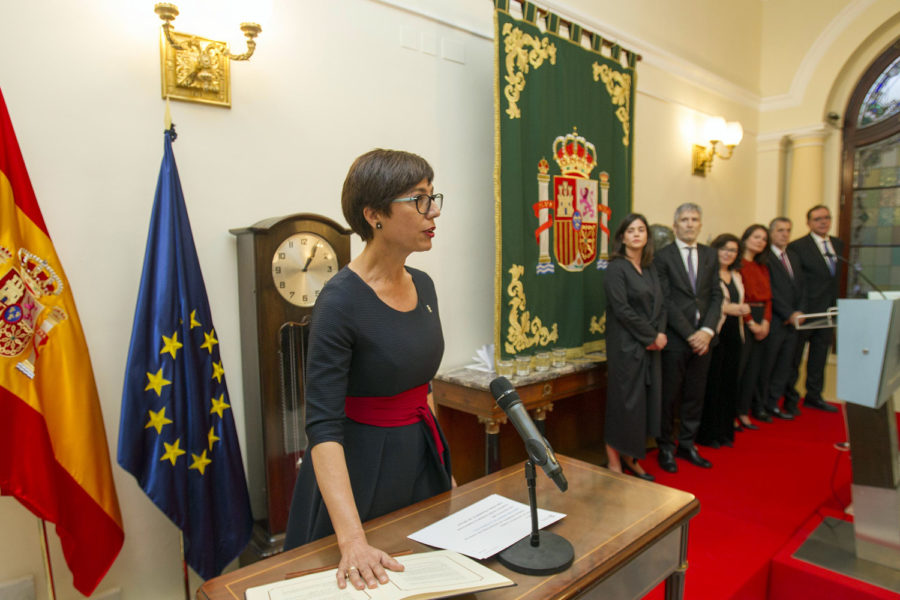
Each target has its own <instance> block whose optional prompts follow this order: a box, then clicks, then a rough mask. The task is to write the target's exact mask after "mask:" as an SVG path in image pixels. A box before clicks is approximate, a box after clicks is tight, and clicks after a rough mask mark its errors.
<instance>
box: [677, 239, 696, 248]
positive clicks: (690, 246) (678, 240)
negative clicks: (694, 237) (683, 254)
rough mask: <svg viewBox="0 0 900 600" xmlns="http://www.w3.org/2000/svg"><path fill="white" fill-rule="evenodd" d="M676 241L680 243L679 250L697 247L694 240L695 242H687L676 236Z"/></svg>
mask: <svg viewBox="0 0 900 600" xmlns="http://www.w3.org/2000/svg"><path fill="white" fill-rule="evenodd" d="M675 243H676V244H678V249H679V250H684V249H685V248H696V247H697V242H694V243H693V244H686V243H684V242H682V241H681V240H680V239H678V238H675Z"/></svg>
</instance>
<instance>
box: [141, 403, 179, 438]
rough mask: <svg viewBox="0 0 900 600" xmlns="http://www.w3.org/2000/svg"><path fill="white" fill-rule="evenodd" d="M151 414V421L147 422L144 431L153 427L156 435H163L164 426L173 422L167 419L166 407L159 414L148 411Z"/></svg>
mask: <svg viewBox="0 0 900 600" xmlns="http://www.w3.org/2000/svg"><path fill="white" fill-rule="evenodd" d="M147 412H149V413H150V420H149V421H147V424H146V425H144V429H149V428H150V427H153V428H155V429H156V433H157V434H160V433H162V428H163V426H164V425H167V424H169V423H171V422H172V419H167V418H166V407H165V406H163V407H162V408H161V409H160V410H159V412H153V411H152V410H150V411H147Z"/></svg>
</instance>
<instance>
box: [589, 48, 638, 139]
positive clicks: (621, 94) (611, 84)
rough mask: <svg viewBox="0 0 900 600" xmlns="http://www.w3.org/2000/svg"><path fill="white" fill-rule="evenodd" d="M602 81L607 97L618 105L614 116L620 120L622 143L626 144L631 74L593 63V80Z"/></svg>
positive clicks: (629, 110)
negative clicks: (622, 134) (622, 132)
mask: <svg viewBox="0 0 900 600" xmlns="http://www.w3.org/2000/svg"><path fill="white" fill-rule="evenodd" d="M601 80H602V81H603V83H605V84H606V91H607V92H609V99H610V100H611V101H612V103H613V105H615V106H618V107H619V108H617V109H616V116H617V117H618V118H619V121H621V122H622V130H623V131H624V132H625V135H624V136H622V144H624V145H625V146H627V145H628V142H629V140H628V136H629V133H628V132H629V126H628V125H629V121H630V119H631V117H630V112H631V75H630V74H628V73H622V72H621V71H614V70H613V69H610V68H609V65H601V64H598V63H594V81H601Z"/></svg>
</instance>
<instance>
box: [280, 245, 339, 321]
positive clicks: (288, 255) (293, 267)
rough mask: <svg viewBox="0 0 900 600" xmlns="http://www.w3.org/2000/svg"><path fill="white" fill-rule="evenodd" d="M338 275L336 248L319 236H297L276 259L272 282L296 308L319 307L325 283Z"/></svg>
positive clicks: (282, 248)
mask: <svg viewBox="0 0 900 600" xmlns="http://www.w3.org/2000/svg"><path fill="white" fill-rule="evenodd" d="M337 272H338V260H337V255H336V254H335V251H334V248H332V246H331V244H329V243H328V242H327V241H326V240H325V238H323V237H321V236H319V235H316V234H315V233H309V232H301V233H295V234H294V235H292V236H290V237H289V238H287V239H285V240H284V241H283V242H281V245H279V246H278V249H277V250H275V254H274V255H273V256H272V279H273V281H274V282H275V289H276V290H278V293H279V294H281V296H282V297H283V298H284V299H285V300H287V301H288V302H290V303H291V304H294V305H296V306H302V307H307V308H308V307H310V306H312V305H313V304H315V303H316V298H318V297H319V292H321V291H322V288H323V287H325V283H326V282H327V281H328V280H329V279H331V278H332V277H333V276H334V275H335V274H336V273H337Z"/></svg>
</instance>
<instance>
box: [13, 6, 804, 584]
mask: <svg viewBox="0 0 900 600" xmlns="http://www.w3.org/2000/svg"><path fill="white" fill-rule="evenodd" d="M199 1H200V0H193V3H194V4H196V3H197V2H199ZM808 2H810V3H813V4H814V3H815V0H808ZM152 4H153V3H152V2H147V3H146V4H144V3H138V2H134V1H128V2H122V1H121V0H93V1H92V2H89V3H73V2H68V1H65V0H34V1H33V2H29V3H21V2H13V0H0V15H2V19H0V55H2V56H3V57H4V59H3V60H2V61H0V86H2V90H3V93H4V96H5V98H6V102H7V104H8V107H9V110H10V113H11V116H12V119H13V123H14V125H15V128H16V132H17V134H18V138H19V143H20V145H21V146H22V150H23V153H24V155H25V160H26V164H27V166H28V169H29V172H30V174H31V178H32V181H33V183H34V186H35V189H36V192H37V196H38V200H39V202H40V204H41V207H42V210H43V213H44V217H45V220H46V221H47V224H48V227H49V230H50V233H51V236H52V238H53V240H54V242H55V245H56V249H57V252H58V254H59V255H60V257H61V259H62V261H63V265H64V267H65V270H66V273H67V275H68V278H69V280H70V282H71V285H72V288H73V293H74V295H75V299H76V301H77V303H78V308H79V311H80V313H81V317H82V321H83V324H84V327H85V334H86V336H87V341H88V345H89V347H90V351H91V357H92V360H93V364H94V370H95V375H96V379H97V384H98V388H99V392H100V398H101V403H102V408H103V412H104V416H105V419H106V428H107V434H108V439H109V443H110V447H111V448H112V449H113V450H114V449H115V447H116V444H117V438H118V420H119V412H120V396H121V389H122V378H123V374H124V364H125V356H126V353H127V348H128V342H129V337H130V331H131V323H132V318H133V312H134V303H135V299H136V294H137V286H138V282H139V277H140V268H141V264H142V259H143V254H144V245H145V243H146V236H147V226H148V219H149V215H150V210H151V206H152V200H153V193H154V189H155V184H156V177H157V174H158V169H159V164H160V161H161V158H162V128H163V125H162V123H163V113H164V102H163V101H162V100H161V99H160V91H159V86H160V83H159V77H160V76H159V49H158V28H159V21H158V19H157V18H156V16H155V15H154V14H153V12H152ZM679 4H681V3H679ZM685 4H686V5H687V7H688V8H687V9H686V10H674V9H672V8H671V6H672V3H670V2H667V1H662V0H636V1H635V2H633V3H620V2H612V1H611V0H602V1H588V0H571V2H570V3H563V2H548V3H547V6H550V7H551V8H554V9H557V10H559V11H560V12H562V13H563V15H564V16H567V14H568V16H572V17H577V18H578V20H579V21H580V22H582V23H583V24H584V25H585V26H586V27H587V28H589V29H591V28H593V29H600V30H601V31H602V32H603V33H606V34H607V35H608V37H612V38H614V39H618V40H620V41H621V42H622V43H623V44H624V45H625V46H626V47H629V48H633V49H635V50H638V51H639V52H641V53H642V54H643V55H644V61H643V62H642V63H640V64H639V66H638V78H637V86H638V87H637V91H638V96H637V101H636V107H635V115H636V121H635V126H636V134H635V165H636V166H635V174H634V176H635V186H634V188H635V208H636V209H637V210H640V211H643V212H645V213H646V214H647V216H648V217H649V218H650V220H651V222H662V223H670V222H671V218H672V217H671V215H672V210H673V209H674V207H675V206H676V205H678V204H680V203H681V202H685V201H695V202H699V203H700V204H702V205H703V206H704V207H705V209H706V215H705V216H706V221H705V228H704V234H706V235H708V236H711V235H714V234H716V233H719V232H721V231H724V230H730V231H735V232H739V231H740V230H742V229H743V227H744V226H746V225H747V224H748V223H749V222H751V221H753V220H756V219H757V216H758V215H757V202H756V200H755V198H756V185H757V180H756V174H757V156H756V141H755V137H756V134H757V133H759V126H758V120H759V113H758V106H759V101H760V98H759V92H758V84H757V82H758V81H759V79H760V72H761V70H762V68H763V65H762V64H761V61H760V54H761V52H760V45H761V43H762V41H761V39H762V38H761V33H760V31H761V29H762V26H763V7H762V5H764V4H766V3H759V2H757V1H756V0H741V1H740V2H734V3H732V2H729V3H721V2H718V1H716V0H691V1H690V2H688V3H685ZM726 5H727V6H726ZM491 6H492V4H491V2H489V1H488V0H455V1H454V2H452V3H447V2H442V1H440V0H419V1H414V0H393V1H390V2H388V1H387V0H385V1H384V2H378V1H375V0H333V1H331V2H314V1H312V0H275V2H274V3H273V6H272V9H271V18H270V20H269V21H268V22H266V21H263V22H262V26H263V33H262V35H261V36H260V38H259V46H258V51H257V54H256V55H255V56H254V57H253V59H252V60H251V61H250V62H249V63H246V64H233V65H232V79H233V85H232V104H233V108H231V109H230V110H228V109H222V108H216V107H208V106H202V105H193V104H184V103H175V102H173V104H172V113H173V120H174V121H175V123H176V125H177V129H178V133H179V138H178V140H177V142H176V143H175V146H174V150H175V156H176V159H177V161H178V166H179V170H180V173H181V180H182V185H183V187H184V191H185V196H186V199H187V203H188V212H189V213H190V216H191V219H192V224H193V231H194V237H195V241H196V244H197V249H198V254H199V256H200V262H201V265H202V268H203V271H204V275H205V281H206V286H207V289H208V292H209V297H210V304H211V307H212V311H213V318H214V320H215V325H216V329H217V330H218V334H219V340H220V342H221V351H222V358H223V361H224V365H225V368H226V374H227V377H228V383H229V388H230V393H231V396H232V400H233V408H234V414H235V418H236V420H237V423H238V428H239V430H242V428H243V414H244V410H243V400H242V397H241V373H240V368H239V366H240V362H241V361H240V356H239V346H240V340H239V333H238V314H237V311H238V301H237V290H236V259H235V241H234V238H233V237H232V236H231V235H230V234H229V233H228V229H230V228H234V227H242V226H246V225H250V224H252V223H254V222H256V221H258V220H261V219H263V218H267V217H271V216H276V215H284V214H290V213H295V212H317V213H321V214H324V215H326V216H329V217H331V218H334V219H336V220H338V221H343V218H342V216H341V212H340V208H339V193H340V187H341V183H342V181H343V177H344V175H345V173H346V170H347V167H348V166H349V164H350V162H351V161H352V160H353V158H354V157H356V156H357V155H359V154H361V153H362V152H364V151H367V150H369V149H371V148H373V147H376V146H380V147H390V148H401V149H407V150H411V151H414V152H417V153H420V154H422V155H423V156H425V157H426V158H427V159H428V160H429V161H430V162H431V163H432V165H433V166H434V167H435V171H436V179H435V186H436V189H438V190H439V191H441V192H443V193H444V194H445V195H446V198H447V200H446V203H445V210H444V211H443V215H442V216H441V218H440V219H439V220H438V222H437V237H436V238H435V245H434V249H433V250H432V251H431V252H429V253H427V254H424V255H417V256H414V257H412V258H411V261H410V262H411V263H412V264H414V265H415V266H418V267H421V268H424V269H425V270H427V271H428V272H429V273H430V274H431V275H432V276H433V278H434V280H435V283H436V285H437V291H438V295H439V298H440V302H441V313H442V318H443V322H444V330H445V337H446V342H447V350H446V353H445V357H444V367H445V368H450V367H454V366H458V365H461V364H464V363H466V362H468V359H469V357H470V356H471V355H472V353H473V351H474V349H475V348H476V347H477V346H480V345H481V344H485V343H489V342H490V341H491V338H492V335H493V273H492V272H491V271H492V265H493V256H494V250H493V244H494V239H493V238H494V223H493V197H492V193H493V183H492V168H493V165H492V161H493V117H492V114H493V112H492V111H493V106H492V104H493V83H492V79H493V50H492V49H493V46H492V41H491V39H490V36H491V35H492V32H493V24H492V9H491ZM179 7H180V8H181V10H182V15H183V17H179V21H176V24H178V23H179V22H182V21H181V19H182V18H185V19H187V18H188V16H189V14H190V11H191V7H192V4H191V2H190V0H184V2H180V3H179ZM403 7H406V8H403ZM667 7H669V8H667ZM198 10H199V8H198ZM415 11H422V12H424V13H426V14H431V15H433V16H435V17H437V19H434V18H429V17H427V16H423V15H422V14H417V13H416V12H415ZM652 17H655V18H652ZM202 27H203V25H199V26H195V27H194V28H193V29H189V28H188V27H184V30H185V31H190V32H191V33H196V34H200V35H204V34H206V33H207V32H205V31H203V30H202V29H200V28H202ZM235 27H236V25H235ZM176 29H179V28H178V27H176ZM706 30H710V31H714V32H715V33H714V35H712V37H710V36H704V35H702V34H703V32H704V31H706ZM403 38H406V39H407V40H418V46H419V49H407V48H404V47H402V45H401V39H403ZM711 42H713V43H712V49H711ZM445 43H446V44H450V45H455V46H457V47H459V48H462V50H463V51H464V54H465V62H464V64H460V63H457V62H452V61H449V60H445V59H443V58H442V57H441V48H442V45H443V44H445ZM432 45H433V46H435V47H436V48H437V55H431V54H428V53H426V52H423V51H422V48H423V47H426V48H427V47H430V46H432ZM712 50H714V51H712ZM735 65H736V66H737V67H736V68H735ZM714 114H722V115H724V116H725V117H726V118H727V119H728V120H734V119H738V120H741V121H742V123H743V124H744V128H745V131H746V134H745V140H744V142H743V143H742V144H741V146H739V147H738V148H737V150H736V151H735V155H734V158H732V159H731V160H730V161H720V160H718V159H717V160H716V162H715V163H714V166H713V170H712V172H711V173H710V175H709V176H708V177H707V178H705V179H704V178H699V177H693V176H691V175H690V142H691V141H692V138H693V137H694V131H693V130H694V128H695V127H696V126H698V125H699V124H700V122H701V121H702V119H703V117H705V116H706V115H714ZM357 241H358V240H357ZM359 249H360V244H359V243H355V244H354V252H358V251H359ZM113 470H114V475H115V479H116V485H117V489H118V492H119V499H120V504H121V507H122V512H123V517H124V521H125V547H124V549H123V551H122V554H121V555H120V557H119V559H118V560H117V561H116V563H115V564H114V565H113V567H112V570H111V571H110V573H109V575H108V576H107V577H106V579H105V580H104V581H103V582H102V583H101V585H100V587H99V588H98V594H100V593H103V592H105V591H108V590H112V589H120V590H121V591H122V597H123V598H127V599H129V600H131V599H143V598H147V599H157V598H176V597H179V596H180V595H181V575H180V557H179V543H178V540H179V535H178V532H177V530H176V529H175V527H174V526H173V525H171V524H170V523H169V522H168V521H167V520H166V519H165V517H163V515H162V513H160V512H159V511H158V510H157V509H155V508H154V507H153V506H152V505H151V503H150V502H149V500H148V499H147V498H146V497H145V496H144V494H143V493H142V492H141V491H140V490H139V489H138V487H137V485H136V483H135V482H134V480H133V479H132V478H131V476H130V475H128V474H127V473H125V472H124V471H123V470H122V469H120V468H119V467H118V466H114V467H113ZM51 554H52V557H53V561H54V565H55V573H56V576H57V590H58V593H57V596H58V598H60V599H61V600H68V599H70V598H77V597H79V595H78V594H77V592H75V591H74V590H73V589H72V587H71V576H70V575H69V573H68V571H67V569H66V568H65V566H64V563H63V560H62V555H61V553H60V551H59V544H58V542H57V540H56V538H55V536H52V535H51ZM42 573H43V567H42V565H41V558H40V545H39V541H38V535H37V522H36V520H35V519H34V518H33V517H32V516H31V515H30V513H28V512H27V511H25V510H24V509H23V508H21V507H20V506H19V505H18V504H17V503H16V502H15V501H13V500H12V499H10V498H0V581H5V580H10V579H16V578H18V577H22V576H28V575H33V576H34V577H35V578H36V579H37V581H38V589H39V595H38V597H39V598H45V597H47V596H46V589H45V587H46V586H45V584H44V583H43V575H42ZM192 583H193V586H194V587H196V585H197V584H198V583H199V581H198V580H197V579H196V577H194V578H193V580H192Z"/></svg>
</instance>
